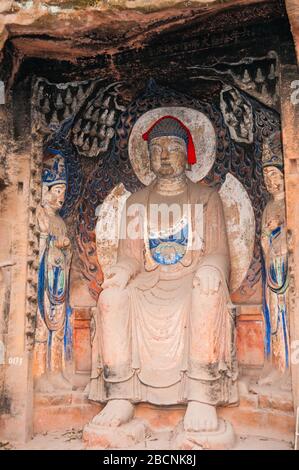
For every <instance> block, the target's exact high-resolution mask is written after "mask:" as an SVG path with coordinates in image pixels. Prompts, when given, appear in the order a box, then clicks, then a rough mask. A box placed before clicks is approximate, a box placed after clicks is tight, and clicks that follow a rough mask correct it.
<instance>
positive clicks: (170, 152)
mask: <svg viewBox="0 0 299 470" xmlns="http://www.w3.org/2000/svg"><path fill="white" fill-rule="evenodd" d="M143 139H144V140H146V141H147V142H148V148H149V156H150V165H151V170H152V171H153V172H154V173H155V175H156V176H157V177H173V178H175V177H178V176H180V175H182V174H183V173H184V172H185V169H186V166H187V164H192V163H195V161H196V158H195V149H194V144H193V140H192V136H191V134H190V131H189V130H188V129H187V127H186V126H185V125H184V124H183V123H182V122H181V121H179V120H178V119H176V118H174V117H172V116H164V117H163V118H161V119H159V120H158V121H157V122H156V123H155V124H154V125H153V126H152V127H151V128H150V129H149V130H148V131H147V132H146V133H145V134H144V135H143Z"/></svg>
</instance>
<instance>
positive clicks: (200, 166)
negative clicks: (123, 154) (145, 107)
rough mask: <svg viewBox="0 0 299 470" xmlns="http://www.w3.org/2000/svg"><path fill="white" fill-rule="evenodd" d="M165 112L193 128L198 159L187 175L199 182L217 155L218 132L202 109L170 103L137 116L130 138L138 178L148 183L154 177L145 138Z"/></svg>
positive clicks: (146, 184) (133, 164)
mask: <svg viewBox="0 0 299 470" xmlns="http://www.w3.org/2000/svg"><path fill="white" fill-rule="evenodd" d="M163 116H173V117H175V118H177V119H179V120H180V121H182V122H183V124H185V126H186V127H188V129H189V130H190V132H191V135H192V138H193V142H194V147H195V153H196V159H197V163H195V164H194V165H191V170H190V171H189V170H187V171H186V175H187V176H188V178H189V179H190V180H191V181H193V182H194V183H197V182H198V181H200V180H202V179H203V178H204V177H205V176H206V175H207V174H208V173H209V171H210V169H211V168H212V166H213V163H214V161H215V156H216V134H215V130H214V127H213V125H212V123H211V121H210V120H209V119H208V118H207V116H205V115H204V114H203V113H201V112H200V111H197V110H195V109H192V108H185V107H183V106H167V107H161V108H155V109H151V110H150V111H147V112H146V113H144V114H142V116H140V118H139V119H137V121H136V123H135V124H134V127H133V129H132V132H131V135H130V138H129V147H128V150H129V158H130V161H131V164H132V167H133V170H134V172H135V174H136V176H137V178H138V179H139V180H140V181H141V183H143V184H144V185H145V186H148V185H149V184H150V183H152V181H153V180H154V179H155V177H156V176H155V174H154V173H153V172H152V171H151V169H150V161H149V152H148V143H147V142H146V141H144V140H143V139H142V134H144V132H146V131H147V130H148V129H149V128H150V127H151V126H152V125H153V124H154V123H155V122H156V121H157V120H158V119H160V118H161V117H163Z"/></svg>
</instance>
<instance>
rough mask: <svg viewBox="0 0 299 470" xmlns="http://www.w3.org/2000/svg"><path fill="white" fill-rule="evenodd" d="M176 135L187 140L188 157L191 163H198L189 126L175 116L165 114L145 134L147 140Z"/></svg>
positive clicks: (143, 136)
mask: <svg viewBox="0 0 299 470" xmlns="http://www.w3.org/2000/svg"><path fill="white" fill-rule="evenodd" d="M162 136H176V137H180V138H182V139H183V140H185V142H186V145H187V159H188V163H189V164H190V165H194V163H196V154H195V147H194V142H193V139H192V135H191V132H190V131H189V129H188V127H186V126H185V124H183V123H182V121H180V120H179V119H177V118H176V117H174V116H163V117H161V118H160V119H158V120H157V121H156V122H155V123H154V124H153V125H152V126H151V127H150V128H149V129H148V130H147V131H146V132H145V133H144V134H143V135H142V138H143V140H145V141H149V140H150V139H152V138H154V137H162Z"/></svg>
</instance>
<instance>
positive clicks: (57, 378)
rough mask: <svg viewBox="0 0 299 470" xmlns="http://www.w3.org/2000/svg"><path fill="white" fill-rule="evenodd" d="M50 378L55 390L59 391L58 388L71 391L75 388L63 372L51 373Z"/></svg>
mask: <svg viewBox="0 0 299 470" xmlns="http://www.w3.org/2000/svg"><path fill="white" fill-rule="evenodd" d="M49 380H50V382H51V384H52V385H53V388H54V390H55V391H58V390H65V391H71V390H72V388H73V386H72V384H71V382H69V381H68V380H67V379H66V378H65V377H64V375H63V374H62V372H57V373H51V374H50V375H49Z"/></svg>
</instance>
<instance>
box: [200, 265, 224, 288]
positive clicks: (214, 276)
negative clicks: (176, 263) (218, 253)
mask: <svg viewBox="0 0 299 470" xmlns="http://www.w3.org/2000/svg"><path fill="white" fill-rule="evenodd" d="M220 282H221V278H220V274H219V272H218V271H217V270H216V269H213V268H211V267H210V266H204V267H202V268H200V269H199V270H198V271H197V273H196V274H195V277H194V279H193V286H194V287H198V288H199V290H200V293H202V294H205V295H213V294H216V293H217V292H218V290H219V286H220Z"/></svg>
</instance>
